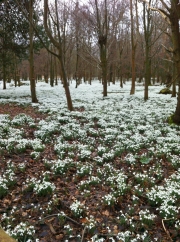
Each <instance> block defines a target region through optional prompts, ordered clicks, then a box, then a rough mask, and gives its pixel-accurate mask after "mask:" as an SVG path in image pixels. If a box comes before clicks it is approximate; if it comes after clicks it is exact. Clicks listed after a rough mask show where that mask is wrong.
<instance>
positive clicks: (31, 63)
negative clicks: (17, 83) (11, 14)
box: [29, 0, 38, 103]
mask: <svg viewBox="0 0 180 242" xmlns="http://www.w3.org/2000/svg"><path fill="white" fill-rule="evenodd" d="M32 21H33V0H30V1H29V39H30V40H29V41H30V43H29V66H30V71H29V79H30V88H31V100H32V102H33V103H37V102H38V99H37V97H36V82H35V78H34V50H33V35H34V34H33V32H34V31H33V26H32V25H31V22H32Z"/></svg>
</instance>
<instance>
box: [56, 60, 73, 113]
mask: <svg viewBox="0 0 180 242" xmlns="http://www.w3.org/2000/svg"><path fill="white" fill-rule="evenodd" d="M59 62H60V66H61V71H62V78H63V84H64V89H65V93H66V100H67V105H68V109H69V110H70V111H73V110H74V108H73V104H72V99H71V94H70V91H69V84H68V80H67V77H66V72H65V68H64V63H63V58H61V56H60V57H59Z"/></svg>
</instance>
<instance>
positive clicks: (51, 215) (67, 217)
mask: <svg viewBox="0 0 180 242" xmlns="http://www.w3.org/2000/svg"><path fill="white" fill-rule="evenodd" d="M58 215H59V214H58V213H56V214H50V215H48V216H46V217H44V218H42V219H41V220H40V221H43V220H45V219H47V218H50V217H55V216H58ZM62 216H64V217H65V218H66V219H68V220H70V221H71V222H73V223H75V224H77V225H79V226H82V224H80V223H78V222H77V221H75V220H74V219H72V218H70V217H69V216H67V215H66V214H63V215H62ZM40 221H39V222H40Z"/></svg>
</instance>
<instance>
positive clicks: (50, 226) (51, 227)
mask: <svg viewBox="0 0 180 242" xmlns="http://www.w3.org/2000/svg"><path fill="white" fill-rule="evenodd" d="M46 224H47V225H48V226H49V228H50V230H51V233H52V234H56V231H55V230H54V228H53V226H52V224H51V223H46Z"/></svg>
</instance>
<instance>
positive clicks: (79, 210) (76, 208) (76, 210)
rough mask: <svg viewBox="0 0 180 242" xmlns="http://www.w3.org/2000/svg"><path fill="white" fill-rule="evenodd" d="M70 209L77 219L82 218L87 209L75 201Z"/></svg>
mask: <svg viewBox="0 0 180 242" xmlns="http://www.w3.org/2000/svg"><path fill="white" fill-rule="evenodd" d="M70 209H71V211H72V213H73V214H74V216H75V217H81V215H82V214H83V212H84V209H85V207H84V205H83V204H82V203H81V202H80V201H78V200H75V201H74V202H73V203H72V204H71V205H70Z"/></svg>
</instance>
